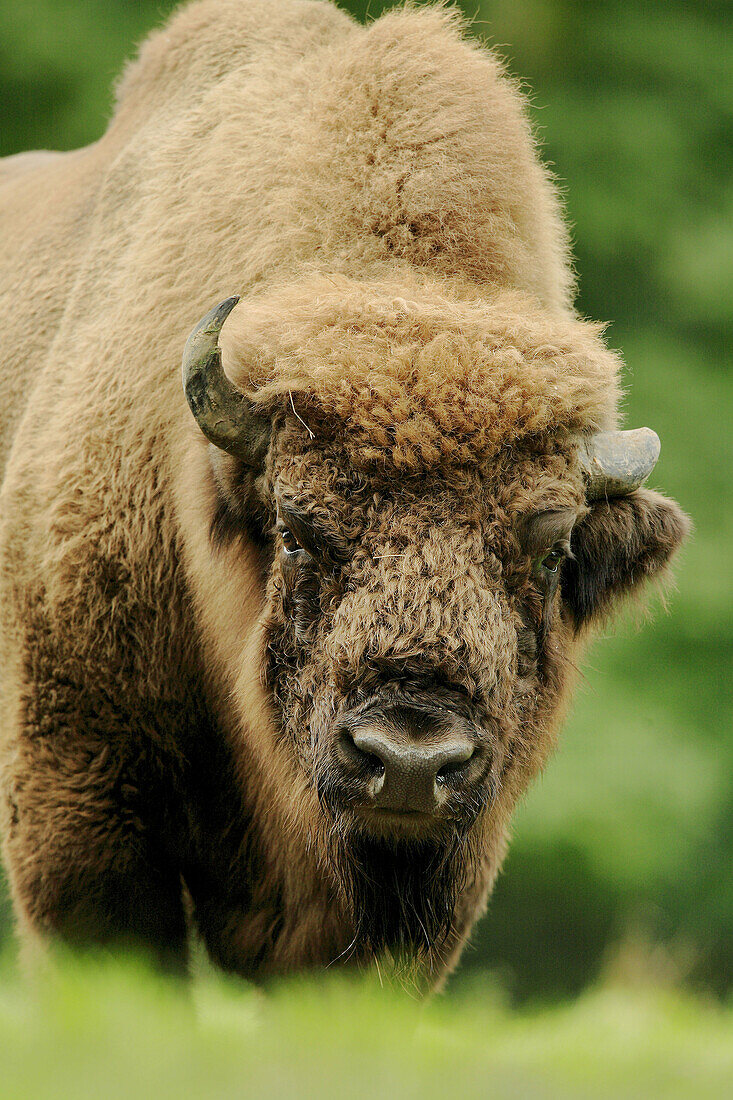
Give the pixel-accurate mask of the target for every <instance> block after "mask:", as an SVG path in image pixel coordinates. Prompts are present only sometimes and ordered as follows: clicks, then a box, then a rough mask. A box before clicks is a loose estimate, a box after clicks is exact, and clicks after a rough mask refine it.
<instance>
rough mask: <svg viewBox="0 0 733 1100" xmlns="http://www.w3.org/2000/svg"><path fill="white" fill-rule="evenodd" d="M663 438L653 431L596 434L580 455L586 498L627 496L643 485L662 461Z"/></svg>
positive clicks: (579, 452)
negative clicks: (659, 461) (660, 455)
mask: <svg viewBox="0 0 733 1100" xmlns="http://www.w3.org/2000/svg"><path fill="white" fill-rule="evenodd" d="M659 450H660V443H659V436H658V435H657V433H656V432H653V431H652V430H651V428H636V429H635V430H634V431H630V432H596V434H595V435H593V436H591V438H590V439H589V440H588V441H587V442H586V443H583V444H582V445H581V446H580V448H579V451H578V457H579V459H580V465H581V467H582V469H583V472H584V474H585V478H586V493H585V495H586V498H587V499H588V500H603V499H604V498H606V497H619V496H626V495H627V494H628V493H633V491H634V489H638V488H639V486H640V485H643V484H644V482H645V481H646V479H647V478H648V477H649V474H650V473H651V472H652V470H653V469H654V467H655V465H656V463H657V459H658V458H659Z"/></svg>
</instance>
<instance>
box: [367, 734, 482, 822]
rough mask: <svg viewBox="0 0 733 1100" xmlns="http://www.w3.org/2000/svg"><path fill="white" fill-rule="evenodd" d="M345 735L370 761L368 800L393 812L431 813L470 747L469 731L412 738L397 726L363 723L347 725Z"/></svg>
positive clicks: (461, 768) (464, 763)
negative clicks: (353, 728)
mask: <svg viewBox="0 0 733 1100" xmlns="http://www.w3.org/2000/svg"><path fill="white" fill-rule="evenodd" d="M349 737H350V740H351V742H352V744H353V750H356V752H358V753H360V754H362V756H363V757H364V758H365V760H366V761H368V762H369V763H370V764H371V765H372V771H373V777H372V779H371V781H370V783H369V788H368V793H369V797H370V802H371V805H372V806H374V807H375V808H377V809H381V810H392V811H395V812H405V811H412V812H419V813H432V812H433V811H434V810H436V809H437V808H438V807H439V806H440V804H441V802H443V801H444V799H445V797H446V794H447V787H448V785H449V784H450V783H453V782H454V781H455V780H460V778H461V775H462V773H463V772H464V771H465V770H466V766H467V764H468V761H469V760H470V759H471V757H472V756H473V753H474V746H473V743H472V742H471V740H470V739H469V737H468V736H467V735H466V734H464V733H461V732H457V731H456V732H452V733H448V734H443V735H438V736H435V737H431V738H428V739H422V738H421V739H420V740H417V739H416V738H413V737H411V736H409V735H408V734H406V733H402V732H401V731H399V730H391V729H388V730H384V729H381V728H379V727H376V728H375V727H373V726H372V727H369V726H368V727H366V728H364V727H362V728H360V729H356V730H353V731H349ZM353 750H352V751H353Z"/></svg>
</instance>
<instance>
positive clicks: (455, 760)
mask: <svg viewBox="0 0 733 1100" xmlns="http://www.w3.org/2000/svg"><path fill="white" fill-rule="evenodd" d="M474 751H475V750H474V747H473V745H465V746H460V747H458V746H457V747H456V749H455V750H453V751H452V752H450V755H449V757H448V759H447V760H446V761H445V763H443V764H441V766H440V767H439V768H438V771H437V773H436V776H435V778H436V779H437V781H438V783H441V782H445V781H446V780H449V779H452V778H454V777H455V778H457V777H459V776H460V775H461V774H462V772H464V771H465V770H466V765H467V764H468V762H469V760H470V759H471V757H472V756H473V754H474Z"/></svg>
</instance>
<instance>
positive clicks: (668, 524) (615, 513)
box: [562, 489, 690, 628]
mask: <svg viewBox="0 0 733 1100" xmlns="http://www.w3.org/2000/svg"><path fill="white" fill-rule="evenodd" d="M689 530H690V521H689V519H688V518H687V516H686V515H685V513H684V512H683V511H682V509H681V508H680V507H679V505H678V504H676V503H675V502H674V501H673V500H668V499H667V498H666V497H663V496H661V495H660V494H659V493H653V492H650V491H649V490H647V489H638V490H637V491H636V492H635V493H631V494H630V495H629V496H627V497H619V498H616V499H613V500H607V501H606V500H604V501H599V502H598V503H597V504H594V505H593V506H592V508H591V509H590V511H589V512H588V514H587V515H586V516H585V517H584V518H583V519H582V520H581V521H580V522H579V523H578V524H577V525H576V527H575V529H574V530H573V534H572V537H571V548H572V551H573V555H574V557H573V559H572V560H569V561H568V562H567V563H566V566H565V568H564V570H563V579H562V595H563V600H564V602H565V604H566V606H567V607H568V608H569V609H570V611H571V613H572V616H573V619H574V621H575V625H576V627H577V628H580V627H581V626H584V625H585V624H586V623H588V622H589V621H591V620H592V619H596V618H598V617H600V616H602V615H604V614H605V613H607V612H608V611H610V610H611V607H612V605H613V603H614V602H615V601H616V600H617V599H618V598H620V597H621V596H624V595H627V594H628V593H630V592H631V591H632V590H633V589H634V588H636V587H637V586H638V585H640V584H641V583H642V582H643V581H645V580H647V579H648V578H650V577H653V576H655V575H656V574H658V573H659V572H660V571H661V570H663V569H664V567H665V566H666V565H667V564H668V562H669V560H670V558H671V557H672V555H673V554H674V552H675V551H676V550H677V548H678V547H679V545H680V544H681V542H682V541H683V539H684V538H685V537H686V535H687V534H688V533H689Z"/></svg>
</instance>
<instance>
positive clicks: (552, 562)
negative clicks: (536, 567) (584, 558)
mask: <svg viewBox="0 0 733 1100" xmlns="http://www.w3.org/2000/svg"><path fill="white" fill-rule="evenodd" d="M564 557H565V554H564V553H563V551H562V550H558V549H557V548H555V549H554V550H550V552H549V554H545V556H544V558H542V560H541V563H540V564H541V565H542V568H543V569H546V570H547V572H548V573H557V571H558V569H559V568H560V562H561V561H562V560H563V558H564Z"/></svg>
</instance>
